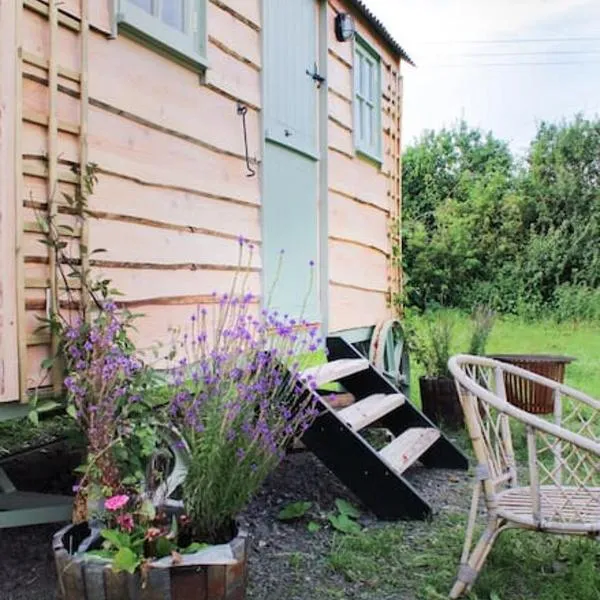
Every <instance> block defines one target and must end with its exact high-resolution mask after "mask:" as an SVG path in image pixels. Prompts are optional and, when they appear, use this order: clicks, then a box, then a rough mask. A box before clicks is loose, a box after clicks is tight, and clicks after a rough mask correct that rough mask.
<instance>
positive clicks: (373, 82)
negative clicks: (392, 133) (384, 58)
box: [354, 36, 382, 163]
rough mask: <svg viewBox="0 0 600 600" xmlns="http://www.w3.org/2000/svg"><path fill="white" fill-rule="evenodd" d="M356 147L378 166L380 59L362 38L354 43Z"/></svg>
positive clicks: (379, 153) (379, 143) (379, 148)
mask: <svg viewBox="0 0 600 600" xmlns="http://www.w3.org/2000/svg"><path fill="white" fill-rule="evenodd" d="M354 146H355V148H356V152H357V153H359V154H364V155H366V156H367V157H369V158H371V159H373V160H375V161H376V162H378V163H381V162H382V158H381V58H380V56H379V54H377V52H375V50H374V49H373V48H372V47H371V46H370V45H369V44H367V43H366V42H365V41H364V40H363V39H362V38H360V37H358V36H357V37H356V38H355V42H354Z"/></svg>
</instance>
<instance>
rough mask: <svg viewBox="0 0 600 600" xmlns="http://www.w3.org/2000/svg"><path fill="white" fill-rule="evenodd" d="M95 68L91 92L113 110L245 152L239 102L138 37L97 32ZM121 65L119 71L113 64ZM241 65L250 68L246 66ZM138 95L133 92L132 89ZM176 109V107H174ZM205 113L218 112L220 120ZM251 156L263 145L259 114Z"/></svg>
mask: <svg viewBox="0 0 600 600" xmlns="http://www.w3.org/2000/svg"><path fill="white" fill-rule="evenodd" d="M90 49H91V51H92V52H93V57H94V61H93V65H94V69H93V70H92V71H91V73H90V95H91V98H92V101H93V102H101V103H103V104H104V105H106V107H111V110H114V111H119V110H121V111H124V112H125V113H127V114H129V115H132V116H134V117H139V118H140V119H144V120H145V121H146V122H149V123H153V124H155V125H156V126H157V127H162V128H166V129H168V130H171V131H173V132H176V133H179V134H181V135H184V134H185V135H186V136H188V137H190V138H193V139H195V140H200V141H202V142H203V143H205V144H207V145H211V146H214V147H215V148H219V149H222V150H223V151H226V152H230V153H234V154H237V155H243V154H244V142H243V135H242V133H243V132H242V122H241V118H240V116H239V115H238V114H237V111H236V105H235V101H234V100H232V99H231V98H228V97H226V96H224V95H222V94H220V93H219V92H218V91H217V90H215V89H210V88H208V87H206V86H201V85H199V84H198V76H197V75H196V74H195V73H193V72H191V71H189V70H188V69H185V68H183V67H179V66H178V65H175V64H174V63H173V62H172V61H170V60H168V59H167V58H164V57H162V56H160V55H156V54H149V53H140V52H139V51H138V50H137V45H136V43H135V42H134V41H132V40H129V39H126V38H123V39H120V40H119V44H117V45H115V44H114V43H111V42H107V41H106V40H104V39H102V38H100V37H99V36H92V37H91V39H90ZM115 63H118V64H119V65H120V68H119V69H114V68H113V65H114V64H115ZM240 68H246V67H243V66H241V67H240ZM132 89H135V90H136V93H135V94H132V93H131V90H132ZM174 105H175V106H176V107H177V110H172V107H173V106H174ZM206 115H219V118H218V119H214V118H206ZM246 122H247V127H248V143H249V148H250V153H251V155H254V154H257V153H258V148H259V141H260V137H259V131H260V126H259V115H258V113H257V112H256V111H255V110H250V111H249V112H248V114H247V115H246Z"/></svg>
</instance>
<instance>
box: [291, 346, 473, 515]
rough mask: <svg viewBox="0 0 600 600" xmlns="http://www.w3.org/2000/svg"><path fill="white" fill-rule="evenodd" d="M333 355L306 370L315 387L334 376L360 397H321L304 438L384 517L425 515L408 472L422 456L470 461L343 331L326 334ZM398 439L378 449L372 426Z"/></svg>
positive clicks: (452, 462) (460, 464)
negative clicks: (344, 401)
mask: <svg viewBox="0 0 600 600" xmlns="http://www.w3.org/2000/svg"><path fill="white" fill-rule="evenodd" d="M327 348H328V351H329V355H328V359H329V362H328V363H326V364H324V365H320V366H317V367H311V368H310V369H308V370H307V371H305V372H304V373H303V376H304V377H305V378H306V379H307V381H314V382H315V383H316V385H317V387H320V386H323V385H325V384H326V383H330V382H332V381H336V382H338V383H339V384H341V386H342V387H343V388H344V390H345V391H346V392H349V393H350V394H352V395H353V396H354V397H355V398H356V399H357V401H356V402H355V403H354V404H351V405H350V406H347V407H345V408H342V409H341V410H335V409H334V408H332V407H331V406H330V404H329V403H328V401H327V395H328V392H323V393H321V394H319V393H318V392H317V395H318V397H319V400H318V402H319V405H320V409H321V410H320V413H319V416H318V417H317V418H316V420H315V421H314V423H313V424H312V426H311V427H310V428H309V429H308V430H307V431H306V432H305V434H304V436H303V437H302V442H303V443H304V444H305V445H306V447H307V448H308V449H309V450H311V451H312V452H313V453H314V454H315V455H316V456H317V457H318V458H319V459H320V460H321V461H322V462H323V463H324V464H325V465H326V466H327V467H328V468H329V469H330V470H331V471H333V473H335V474H336V475H337V476H338V477H339V479H340V480H341V481H342V482H343V483H344V484H345V485H346V486H348V487H349V488H350V489H351V490H352V491H353V492H354V493H355V494H356V495H357V496H358V497H359V498H360V499H361V500H362V501H363V502H364V503H365V505H366V506H368V507H369V508H370V509H371V510H372V511H373V512H374V513H375V515H377V517H379V518H381V519H407V518H408V519H424V518H427V517H428V516H430V515H431V512H432V511H431V507H430V505H429V504H428V503H427V501H426V500H425V499H424V498H423V497H422V496H421V494H420V493H419V492H418V490H416V489H415V488H414V487H413V486H412V485H411V484H410V483H409V481H408V480H407V479H405V477H404V475H403V474H404V473H405V471H406V470H407V469H408V468H409V467H411V466H412V465H414V464H415V463H416V462H417V461H419V462H420V463H421V464H422V465H424V466H426V467H444V468H453V469H467V467H468V460H467V458H466V456H465V455H464V454H462V452H461V451H460V450H458V448H456V447H455V446H454V445H453V444H452V443H451V442H450V440H448V438H446V437H445V436H444V435H443V434H442V432H441V431H440V430H439V429H438V428H437V427H436V426H435V425H434V424H433V423H432V422H431V421H430V420H429V419H428V418H427V417H426V416H425V415H423V414H422V413H421V412H420V411H419V410H418V409H417V408H416V407H415V406H413V405H412V404H411V403H410V402H409V400H408V399H407V398H406V397H405V396H404V395H403V394H401V393H400V392H399V391H398V390H397V389H396V388H395V387H394V386H393V385H392V383H391V382H390V381H389V379H388V378H386V377H384V376H383V375H382V374H381V373H379V372H378V371H377V370H376V369H375V368H374V367H373V365H371V364H370V363H369V361H368V360H367V359H366V358H364V357H363V356H362V355H361V354H360V353H359V352H358V350H357V349H356V348H355V347H354V346H353V345H352V344H350V343H349V342H347V341H346V340H345V339H343V338H342V337H340V336H331V337H328V338H327ZM373 426H376V427H380V428H383V429H387V430H388V431H389V432H390V433H391V435H392V436H393V438H394V439H393V440H392V441H391V442H390V443H389V444H388V445H386V446H385V447H384V448H382V449H380V450H379V451H378V450H377V449H376V448H374V447H373V446H372V445H371V444H370V443H369V441H368V439H366V437H365V435H364V433H365V431H367V430H368V428H369V427H373Z"/></svg>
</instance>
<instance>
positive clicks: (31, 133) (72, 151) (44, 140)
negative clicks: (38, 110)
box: [21, 122, 79, 162]
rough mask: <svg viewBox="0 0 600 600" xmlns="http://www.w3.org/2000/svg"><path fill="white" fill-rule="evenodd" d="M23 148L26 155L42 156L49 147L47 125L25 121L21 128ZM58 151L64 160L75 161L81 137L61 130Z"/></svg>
mask: <svg viewBox="0 0 600 600" xmlns="http://www.w3.org/2000/svg"><path fill="white" fill-rule="evenodd" d="M21 133H22V135H21V148H22V150H23V155H24V156H35V155H38V156H41V155H43V153H44V152H45V151H46V148H47V147H48V129H47V127H46V126H45V125H38V124H36V123H31V122H24V123H23V127H22V128H21ZM58 152H59V154H60V156H61V158H62V159H63V160H66V161H69V162H75V161H76V160H77V157H78V154H79V138H78V137H77V136H75V135H73V134H72V133H66V132H64V131H59V133H58Z"/></svg>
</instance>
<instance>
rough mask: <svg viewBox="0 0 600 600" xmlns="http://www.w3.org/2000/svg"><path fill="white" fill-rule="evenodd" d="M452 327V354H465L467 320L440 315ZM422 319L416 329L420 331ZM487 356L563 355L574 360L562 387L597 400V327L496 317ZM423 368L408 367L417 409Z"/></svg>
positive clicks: (455, 313) (599, 326)
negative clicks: (452, 324)
mask: <svg viewBox="0 0 600 600" xmlns="http://www.w3.org/2000/svg"><path fill="white" fill-rule="evenodd" d="M443 312H444V314H448V315H450V317H451V319H452V320H453V322H454V323H455V328H454V331H455V338H454V343H453V346H452V352H453V353H455V354H458V353H460V352H463V353H464V352H466V351H467V348H468V344H469V338H470V335H471V325H470V321H469V316H468V315H466V314H463V313H460V312H458V311H454V310H448V311H443ZM424 326H425V321H424V319H417V320H416V327H417V329H419V327H424ZM486 353H487V354H502V353H505V354H529V353H532V354H533V353H535V354H563V355H567V356H572V357H573V358H575V359H576V360H575V361H574V362H573V363H571V364H570V365H568V366H567V369H566V378H565V383H567V384H568V385H570V386H572V387H574V388H577V389H579V390H581V391H582V392H586V393H588V394H590V395H591V396H594V397H595V398H600V323H596V322H594V323H585V322H564V323H556V322H555V321H551V320H547V321H525V320H523V319H519V318H516V317H512V316H499V317H498V318H497V320H496V323H495V325H494V329H493V330H492V333H491V335H490V338H489V341H488V344H487V349H486ZM422 375H423V367H422V366H421V365H419V364H417V363H416V362H415V361H413V363H412V364H411V399H412V401H413V402H415V403H416V404H417V405H419V406H420V403H421V400H420V393H419V377H421V376H422Z"/></svg>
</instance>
